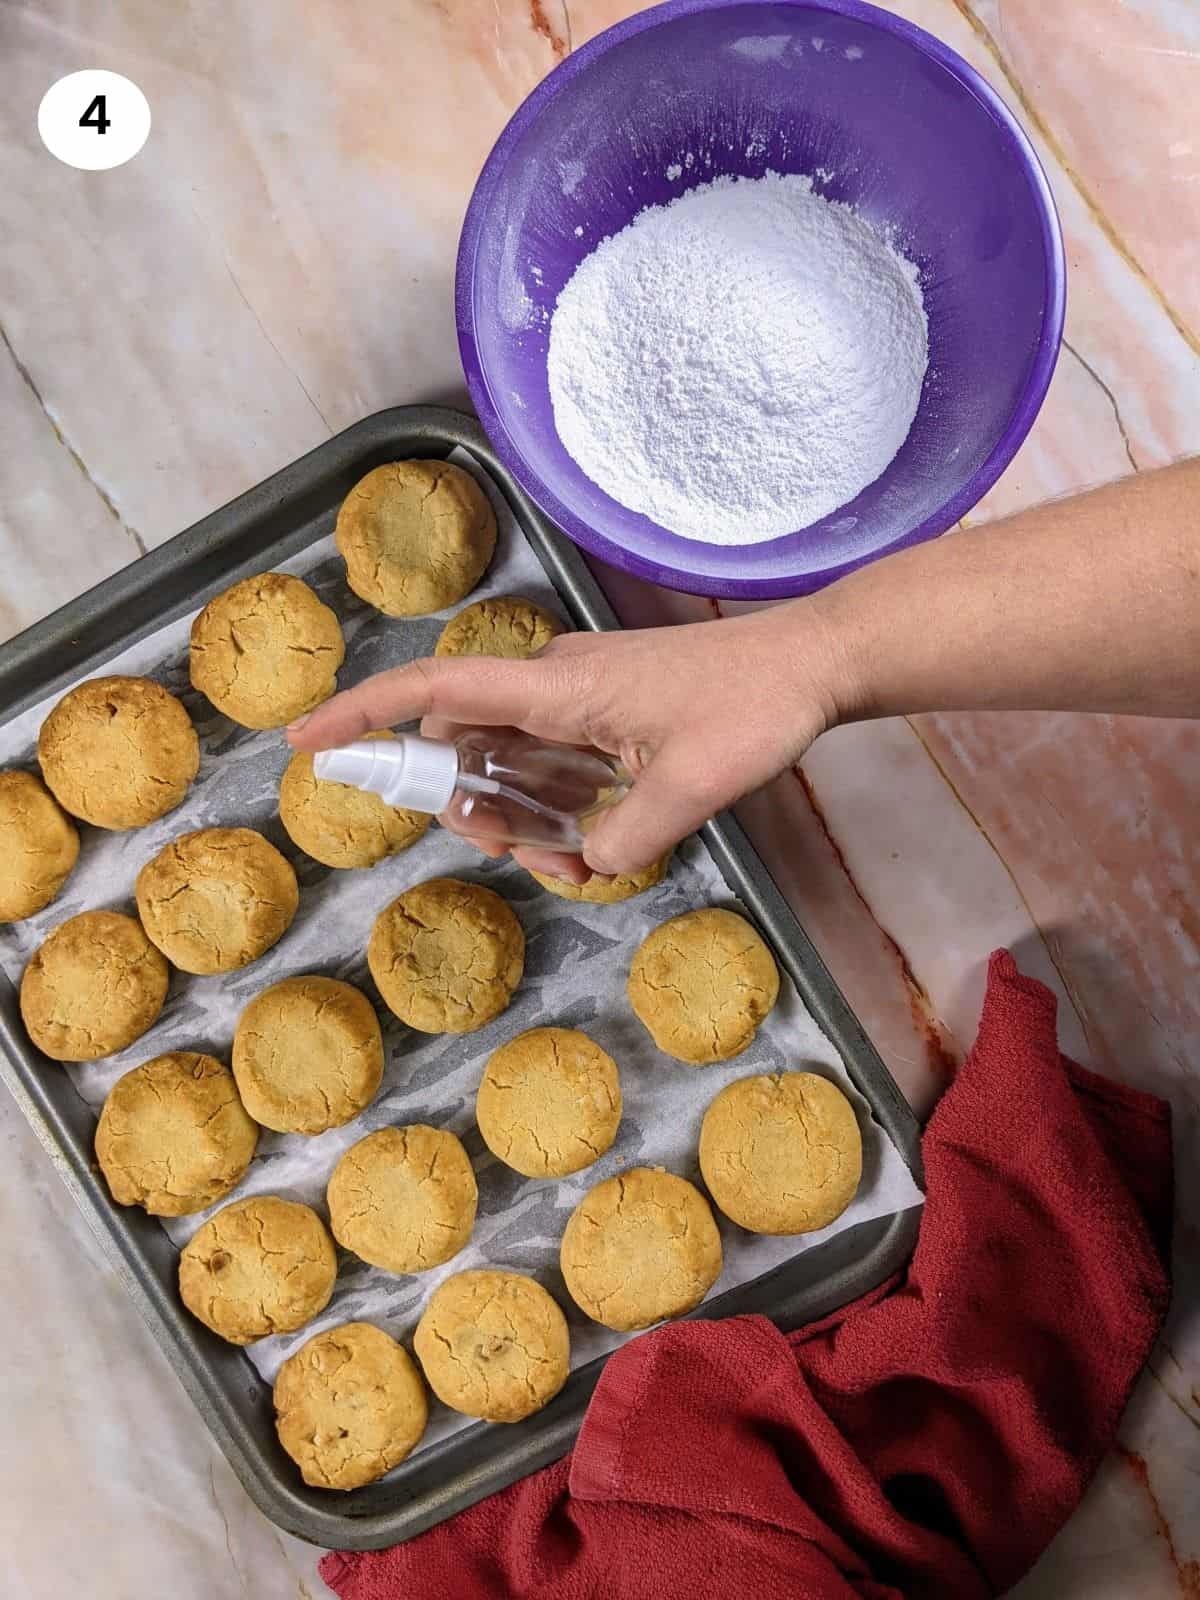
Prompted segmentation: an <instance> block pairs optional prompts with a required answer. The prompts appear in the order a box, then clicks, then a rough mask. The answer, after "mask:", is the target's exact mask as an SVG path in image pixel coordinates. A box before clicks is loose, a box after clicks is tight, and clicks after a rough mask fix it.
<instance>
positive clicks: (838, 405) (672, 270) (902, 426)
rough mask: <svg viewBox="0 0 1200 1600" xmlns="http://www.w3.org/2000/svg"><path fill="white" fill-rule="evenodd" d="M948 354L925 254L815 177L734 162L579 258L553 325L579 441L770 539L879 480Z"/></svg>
mask: <svg viewBox="0 0 1200 1600" xmlns="http://www.w3.org/2000/svg"><path fill="white" fill-rule="evenodd" d="M928 358H929V344H928V329H927V324H926V319H925V307H924V302H923V300H922V296H921V290H920V286H919V284H918V281H917V269H916V267H915V266H913V264H912V262H910V261H907V260H906V259H905V258H904V257H903V256H902V255H900V254H899V253H898V252H897V251H896V250H895V249H893V248H892V246H891V245H890V244H889V243H888V242H887V241H886V240H885V239H883V238H881V237H880V235H879V234H878V233H877V232H876V231H875V230H874V229H873V228H872V227H871V226H870V224H869V223H867V222H865V221H864V220H863V219H862V218H861V217H859V216H858V215H857V214H856V213H855V212H854V211H853V210H852V209H851V208H850V207H848V206H845V205H840V204H838V203H837V202H835V201H831V200H826V199H825V198H824V197H823V196H821V195H819V194H816V193H815V192H814V190H813V186H812V181H811V179H809V178H807V177H783V176H780V175H779V174H777V173H768V174H767V176H766V177H764V178H755V179H750V178H743V179H736V178H719V179H717V180H716V181H715V182H713V183H707V184H703V185H701V187H699V188H697V189H693V190H691V191H690V192H689V193H687V194H684V195H681V196H680V197H679V198H678V199H677V200H672V201H671V202H670V203H669V204H668V205H665V206H652V207H650V208H648V209H647V210H645V211H642V212H640V213H639V214H638V216H636V217H635V218H634V220H633V221H632V222H631V223H630V224H629V226H628V227H627V228H624V229H623V230H622V231H621V232H620V233H618V234H615V235H614V236H612V237H610V238H607V239H604V240H602V242H601V243H600V244H599V245H598V246H597V248H596V249H595V250H594V251H592V253H591V254H590V255H589V256H587V257H585V258H584V260H583V261H581V262H580V264H579V266H578V267H577V268H576V270H575V272H574V274H573V276H572V277H571V280H570V282H569V283H568V284H567V285H566V286H565V288H564V289H563V291H562V293H561V294H560V295H559V297H558V303H557V305H556V307H555V310H554V315H553V317H552V319H551V323H550V357H549V379H550V398H551V401H552V404H553V407H554V421H555V425H556V427H557V429H558V435H559V438H560V439H561V440H562V442H563V445H564V446H565V448H566V449H567V451H568V453H569V454H570V455H571V457H572V458H573V459H574V460H575V461H576V463H577V464H578V465H579V467H580V468H581V469H582V470H583V471H584V472H585V473H586V474H587V476H588V477H589V478H590V479H591V480H592V482H593V483H595V484H597V485H598V486H599V487H600V488H601V489H603V490H604V491H605V492H606V493H607V494H610V495H611V496H612V498H613V499H614V500H617V501H619V502H620V504H621V505H623V506H627V507H628V508H629V509H630V510H632V511H640V512H644V513H645V515H646V516H648V517H651V518H652V519H653V520H654V521H655V522H657V523H659V524H660V525H661V526H662V527H664V528H669V529H670V530H671V531H672V532H674V533H678V534H682V535H684V536H685V537H686V538H689V539H701V540H703V541H705V543H708V544H726V545H738V544H755V543H758V542H759V541H761V540H763V539H774V538H778V537H779V536H780V535H781V534H785V533H792V532H794V531H796V530H797V529H799V528H804V527H807V526H808V525H809V524H810V523H812V522H816V521H817V520H818V519H819V518H821V517H823V516H826V515H827V514H828V513H829V512H831V511H835V510H837V508H838V507H839V506H843V505H845V504H846V502H847V501H849V500H853V499H854V497H855V495H857V494H858V493H860V491H861V490H863V489H865V488H866V486H867V485H868V484H869V483H873V482H874V481H875V479H876V478H877V477H878V476H879V475H880V473H881V472H882V471H883V470H884V468H885V467H886V466H887V465H888V463H889V462H890V461H891V459H892V457H893V456H894V455H895V454H896V452H897V450H899V448H900V446H901V445H902V444H903V443H904V440H905V438H906V437H907V435H908V430H909V428H910V427H911V426H912V421H913V417H914V416H915V415H916V411H917V403H918V401H919V400H920V397H921V384H922V380H923V379H924V376H925V368H926V365H927V363H928Z"/></svg>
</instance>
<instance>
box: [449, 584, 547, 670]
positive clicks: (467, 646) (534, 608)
mask: <svg viewBox="0 0 1200 1600" xmlns="http://www.w3.org/2000/svg"><path fill="white" fill-rule="evenodd" d="M564 631H565V630H564V628H563V624H562V623H561V622H560V621H559V619H558V618H557V617H556V616H555V615H554V613H553V612H552V611H547V610H546V608H545V606H539V605H538V604H537V602H536V601H534V600H526V599H524V598H523V597H522V596H521V595H515V594H501V595H496V596H494V598H492V599H490V600H476V601H475V603H474V604H473V605H469V606H464V607H463V609H462V610H461V611H460V612H458V614H457V615H456V616H453V617H451V618H450V621H449V622H448V623H447V624H446V626H445V627H444V628H443V629H442V631H441V634H440V636H439V638H438V642H437V645H436V646H435V648H434V652H433V653H434V655H435V656H505V657H507V658H508V659H509V660H510V661H525V660H528V658H529V657H530V656H535V655H537V653H538V651H539V650H544V649H545V648H546V646H547V645H548V644H549V643H550V641H551V639H556V638H557V637H558V635H559V634H560V633H562V632H564Z"/></svg>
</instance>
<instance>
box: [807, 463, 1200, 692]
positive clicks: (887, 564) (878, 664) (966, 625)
mask: <svg viewBox="0 0 1200 1600" xmlns="http://www.w3.org/2000/svg"><path fill="white" fill-rule="evenodd" d="M809 607H811V608H812V610H810V611H808V610H807V608H809ZM806 611H807V617H806ZM814 613H815V616H816V617H817V618H818V619H819V620H820V622H821V624H822V631H823V632H824V633H825V636H826V639H827V650H828V652H829V655H830V659H831V662H832V671H833V672H834V674H835V680H836V688H835V691H834V698H835V700H836V703H837V714H836V720H839V721H856V720H860V719H864V718H870V717H879V716H891V715H903V714H907V713H910V712H919V711H938V710H946V711H949V710H973V709H981V710H1019V709H1028V710H1073V711H1108V712H1129V713H1133V714H1137V715H1143V716H1178V717H1189V716H1200V460H1194V461H1188V462H1183V463H1181V464H1180V465H1178V466H1175V467H1168V468H1165V469H1163V470H1162V471H1159V472H1152V473H1147V474H1144V475H1143V476H1141V477H1137V478H1129V479H1126V480H1125V481H1123V482H1121V483H1117V484H1112V485H1110V486H1108V487H1106V488H1103V489H1098V490H1095V491H1093V492H1091V493H1089V494H1085V495H1078V496H1074V497H1072V498H1071V499H1068V500H1061V501H1056V502H1052V503H1050V504H1048V505H1044V506H1039V507H1037V508H1036V509H1035V510H1032V511H1026V512H1021V513H1019V514H1018V515H1016V516H1014V517H1009V518H1007V519H1006V520H1005V521H1003V522H998V523H993V524H990V525H988V526H985V527H982V528H979V529H973V530H971V531H970V532H967V533H961V534H952V535H949V536H947V537H946V538H944V539H940V540H936V541H933V542H932V543H929V544H926V545H922V546H919V547H918V548H916V549H913V550H907V551H904V552H902V553H901V554H899V555H896V556H892V557H889V558H888V559H886V560H884V561H880V562H878V563H876V564H875V565H874V566H871V567H867V568H865V569H863V570H862V571H861V572H857V573H854V574H852V575H851V576H850V577H849V578H846V579H844V580H843V581H842V582H841V583H839V584H836V585H834V586H833V587H832V588H830V589H828V590H826V591H825V592H824V593H823V594H822V595H820V596H818V597H817V598H816V600H815V602H803V601H802V602H799V603H798V605H797V606H796V608H795V612H794V614H795V617H796V620H797V624H798V630H802V629H804V627H805V626H806V620H807V621H811V620H812V617H813V615H814Z"/></svg>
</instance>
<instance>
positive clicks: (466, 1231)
mask: <svg viewBox="0 0 1200 1600" xmlns="http://www.w3.org/2000/svg"><path fill="white" fill-rule="evenodd" d="M326 1198H327V1199H328V1202H329V1225H330V1227H331V1228H332V1229H333V1237H334V1238H335V1239H336V1240H337V1242H338V1243H339V1244H340V1245H344V1246H345V1248H346V1249H347V1250H353V1251H354V1254H355V1255H356V1256H359V1257H361V1259H362V1260H363V1261H367V1262H369V1263H370V1265H371V1266H373V1267H382V1268H383V1270H384V1271H385V1272H425V1271H427V1269H428V1268H430V1267H438V1266H441V1264H442V1262H443V1261H449V1260H450V1258H451V1256H455V1255H457V1254H458V1252H459V1251H460V1250H461V1249H462V1247H463V1245H465V1244H466V1242H467V1240H468V1239H469V1238H470V1237H471V1229H472V1228H473V1227H474V1226H475V1207H476V1204H477V1203H478V1199H479V1191H478V1189H477V1188H476V1187H475V1174H474V1173H473V1172H472V1171H471V1163H470V1161H469V1160H468V1158H467V1152H466V1151H465V1150H464V1149H463V1147H462V1141H461V1140H459V1139H457V1138H456V1137H455V1136H454V1134H452V1133H448V1132H446V1130H445V1129H443V1128H429V1127H426V1126H425V1124H424V1123H420V1122H414V1123H412V1124H411V1125H410V1126H408V1127H406V1128H380V1129H379V1131H378V1132H377V1133H369V1134H368V1135H367V1136H366V1138H365V1139H360V1140H359V1141H358V1143H357V1144H352V1145H351V1146H350V1148H349V1150H347V1151H346V1153H345V1155H344V1156H343V1157H342V1159H341V1160H340V1161H339V1162H338V1164H337V1166H336V1167H334V1169H333V1174H332V1176H331V1177H330V1179H329V1190H328V1194H327V1196H326Z"/></svg>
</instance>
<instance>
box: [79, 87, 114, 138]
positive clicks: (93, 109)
mask: <svg viewBox="0 0 1200 1600" xmlns="http://www.w3.org/2000/svg"><path fill="white" fill-rule="evenodd" d="M107 99H108V96H107V95H104V94H98V95H97V96H96V98H95V99H94V100H93V101H92V103H91V105H90V106H89V107H88V108H87V110H86V111H85V112H84V113H83V115H82V116H81V117H80V119H79V126H80V127H81V128H95V130H96V132H97V133H107V132H108V130H109V129H110V128H111V127H112V118H111V117H110V116H109V115H108V107H107V105H106V103H105V102H106V101H107Z"/></svg>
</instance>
